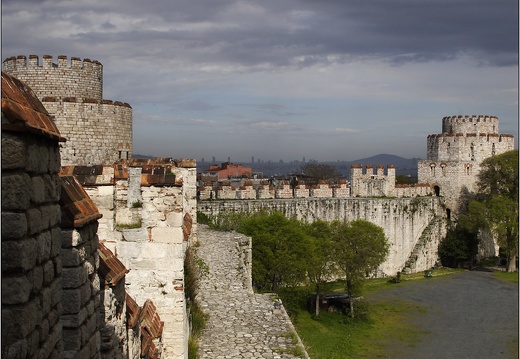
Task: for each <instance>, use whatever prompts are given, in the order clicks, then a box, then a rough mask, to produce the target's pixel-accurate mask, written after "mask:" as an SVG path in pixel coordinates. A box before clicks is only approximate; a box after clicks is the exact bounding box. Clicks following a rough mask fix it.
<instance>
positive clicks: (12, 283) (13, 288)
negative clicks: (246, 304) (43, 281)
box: [2, 275, 32, 304]
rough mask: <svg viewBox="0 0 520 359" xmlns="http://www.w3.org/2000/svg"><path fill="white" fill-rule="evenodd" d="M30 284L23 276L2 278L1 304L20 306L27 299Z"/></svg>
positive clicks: (30, 288) (29, 292) (30, 287)
mask: <svg viewBox="0 0 520 359" xmlns="http://www.w3.org/2000/svg"><path fill="white" fill-rule="evenodd" d="M31 290H32V283H31V282H30V281H29V280H28V279H27V277H26V276H24V275H18V276H16V277H6V278H2V304H20V303H25V302H27V300H28V299H29V296H30V294H31Z"/></svg>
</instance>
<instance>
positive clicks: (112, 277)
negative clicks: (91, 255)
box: [98, 242, 129, 287]
mask: <svg viewBox="0 0 520 359" xmlns="http://www.w3.org/2000/svg"><path fill="white" fill-rule="evenodd" d="M98 254H99V274H100V275H101V277H102V278H103V279H104V280H105V284H108V285H109V286H111V287H113V286H115V285H116V284H117V283H118V282H119V281H120V280H121V279H123V278H124V276H125V275H126V273H128V272H129V270H128V269H126V267H125V265H124V264H123V263H122V262H121V261H120V260H119V259H118V258H117V257H116V256H115V255H114V253H112V251H111V250H110V249H108V248H107V247H106V246H105V245H104V244H103V242H99V247H98Z"/></svg>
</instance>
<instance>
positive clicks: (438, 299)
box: [369, 271, 519, 359]
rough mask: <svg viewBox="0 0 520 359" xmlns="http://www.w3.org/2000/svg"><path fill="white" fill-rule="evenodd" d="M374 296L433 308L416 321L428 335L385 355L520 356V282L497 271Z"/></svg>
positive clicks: (445, 358)
mask: <svg viewBox="0 0 520 359" xmlns="http://www.w3.org/2000/svg"><path fill="white" fill-rule="evenodd" d="M369 300H371V301H379V300H381V301H392V300H406V301H411V302H413V303H417V304H419V305H421V306H424V307H425V308H426V309H427V310H426V313H424V314H421V315H418V316H416V318H414V319H413V323H414V324H416V325H418V327H419V330H421V331H426V332H428V334H425V335H422V336H421V337H420V339H421V342H420V343H417V344H415V346H414V347H407V346H406V345H405V344H401V343H393V344H391V345H389V347H388V350H387V352H386V353H387V354H386V355H385V358H396V359H397V358H399V359H406V358H413V359H439V358H442V359H451V358H457V359H465V358H468V359H480V358H482V359H488V358H499V359H500V358H504V359H506V358H507V359H509V358H518V308H519V306H518V285H513V284H508V283H504V282H501V281H499V280H497V279H495V278H494V277H493V276H492V274H491V273H488V272H477V271H473V272H463V273H460V274H454V275H450V276H447V277H446V278H439V279H432V280H422V281H420V282H419V283H414V284H413V285H406V286H399V285H396V286H395V288H394V289H389V290H384V291H381V292H377V293H373V294H372V295H371V296H370V297H369Z"/></svg>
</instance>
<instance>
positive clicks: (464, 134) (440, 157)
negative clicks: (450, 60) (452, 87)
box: [418, 115, 514, 213]
mask: <svg viewBox="0 0 520 359" xmlns="http://www.w3.org/2000/svg"><path fill="white" fill-rule="evenodd" d="M498 126H499V119H498V117H496V116H488V115H479V116H476V115H471V116H469V115H465V116H462V115H459V116H447V117H444V118H443V119H442V133H441V134H432V135H429V136H428V138H427V157H426V160H422V161H419V166H418V167H419V168H418V178H419V182H420V183H429V184H430V185H431V186H433V188H434V189H435V192H436V194H437V195H441V196H445V197H446V198H447V201H446V208H448V209H449V210H450V211H451V210H453V211H454V213H457V211H458V208H459V206H460V203H459V198H460V195H461V191H475V190H476V182H477V177H478V173H479V172H480V164H481V163H482V161H484V160H485V159H486V158H489V157H492V156H495V155H499V154H501V153H504V152H507V151H511V150H513V149H514V137H513V135H509V134H499V131H498V129H499V127H498Z"/></svg>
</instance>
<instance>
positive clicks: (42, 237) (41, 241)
mask: <svg viewBox="0 0 520 359" xmlns="http://www.w3.org/2000/svg"><path fill="white" fill-rule="evenodd" d="M36 243H38V263H44V262H46V261H47V260H49V258H50V256H51V246H52V238H51V232H50V231H45V232H42V233H40V234H38V235H37V236H36Z"/></svg>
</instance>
